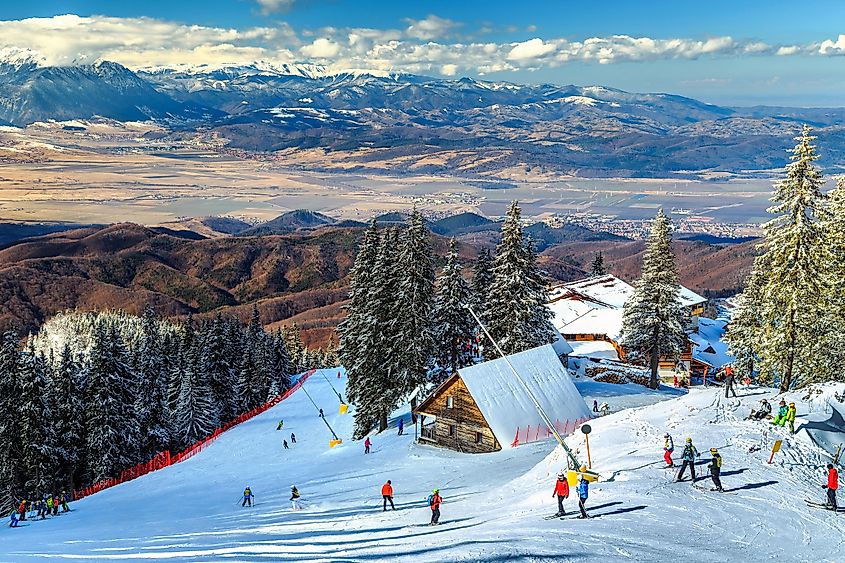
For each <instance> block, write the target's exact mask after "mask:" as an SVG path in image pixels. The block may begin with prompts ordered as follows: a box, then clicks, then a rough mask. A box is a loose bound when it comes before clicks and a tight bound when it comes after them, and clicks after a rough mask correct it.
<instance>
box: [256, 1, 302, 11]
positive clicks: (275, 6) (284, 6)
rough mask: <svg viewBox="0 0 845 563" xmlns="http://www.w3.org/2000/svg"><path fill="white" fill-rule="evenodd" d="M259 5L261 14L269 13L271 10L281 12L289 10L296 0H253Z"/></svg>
mask: <svg viewBox="0 0 845 563" xmlns="http://www.w3.org/2000/svg"><path fill="white" fill-rule="evenodd" d="M255 1H256V2H257V3H258V5H259V6H261V13H262V14H265V15H267V14H271V13H273V12H283V11H285V10H289V9H290V8H291V6H293V5H294V3H295V2H296V0H255Z"/></svg>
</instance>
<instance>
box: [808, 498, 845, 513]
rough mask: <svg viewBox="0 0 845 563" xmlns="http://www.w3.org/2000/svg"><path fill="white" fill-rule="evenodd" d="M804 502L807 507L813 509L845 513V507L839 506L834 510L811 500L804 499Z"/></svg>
mask: <svg viewBox="0 0 845 563" xmlns="http://www.w3.org/2000/svg"><path fill="white" fill-rule="evenodd" d="M804 502H806V503H807V506H811V507H813V508H821V509H822V510H827V511H828V512H845V506H839V507H837V508H836V509H835V510H834V509H833V508H831V507H830V505H828V504H824V503H823V502H816V501H813V500H809V499H804Z"/></svg>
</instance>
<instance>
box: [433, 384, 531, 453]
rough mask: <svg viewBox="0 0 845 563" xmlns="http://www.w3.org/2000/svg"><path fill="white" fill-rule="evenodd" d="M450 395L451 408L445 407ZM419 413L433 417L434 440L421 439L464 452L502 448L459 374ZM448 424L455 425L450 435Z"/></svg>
mask: <svg viewBox="0 0 845 563" xmlns="http://www.w3.org/2000/svg"><path fill="white" fill-rule="evenodd" d="M450 396H451V397H452V407H451V408H449V407H448V397H450ZM420 414H423V415H426V414H428V415H433V416H435V417H437V418H436V421H435V427H434V440H428V439H424V440H423V442H424V443H433V444H436V445H438V446H442V447H444V448H449V449H452V450H456V451H459V452H466V453H486V452H495V451H498V450H500V449H502V447H501V446H500V445H499V442H498V441H497V440H496V437H495V436H493V431H492V430H490V426H488V424H487V421H486V420H484V415H483V414H481V411H480V410H479V408H478V405H477V404H476V403H475V401H474V400H473V398H472V395H470V393H469V390H468V389H467V387H466V385H464V382H463V381H462V380H461V378H460V377H457V378H455V380H454V381H453V382H452V383H451V384H450V385H448V386H446V387H444V388H442V389H441V390H440V392H439V393H438V395H437V397H435V398H434V400H433V401H432V402H431V404H430V405H428V407H426V409H425V412H424V413H422V412H421V413H420ZM450 426H454V428H455V432H454V434H453V435H451V436H450V435H449V427H450ZM514 431H516V429H514ZM476 432H480V433H481V443H480V444H476V441H475V439H476Z"/></svg>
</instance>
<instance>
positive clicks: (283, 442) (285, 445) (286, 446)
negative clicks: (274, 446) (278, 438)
mask: <svg viewBox="0 0 845 563" xmlns="http://www.w3.org/2000/svg"><path fill="white" fill-rule="evenodd" d="M282 445H283V446H284V447H285V449H286V450H289V449H290V448H289V447H288V441H287V440H282Z"/></svg>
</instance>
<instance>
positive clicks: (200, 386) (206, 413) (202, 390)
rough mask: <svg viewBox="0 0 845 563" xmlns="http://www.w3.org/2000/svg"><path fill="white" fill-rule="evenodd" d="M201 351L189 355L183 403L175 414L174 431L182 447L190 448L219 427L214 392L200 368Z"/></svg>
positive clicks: (180, 391)
mask: <svg viewBox="0 0 845 563" xmlns="http://www.w3.org/2000/svg"><path fill="white" fill-rule="evenodd" d="M198 354H199V351H198V350H193V351H190V352H189V355H190V356H193V358H189V360H188V362H187V363H186V370H185V372H184V373H183V374H182V384H181V385H180V386H179V401H178V403H177V405H176V411H175V412H174V413H173V428H174V431H175V432H176V438H177V439H178V441H179V443H180V444H181V445H182V446H188V445H190V444H192V443H194V442H196V441H197V440H201V439H202V438H205V437H206V436H208V435H209V434H211V433H212V432H213V431H214V429H215V428H216V427H217V424H218V419H217V411H216V408H215V406H214V403H213V402H212V399H211V390H210V389H209V387H208V384H207V382H206V379H205V374H203V373H202V372H201V370H199V369H197V367H198V366H199V365H200V361H199V358H198Z"/></svg>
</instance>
